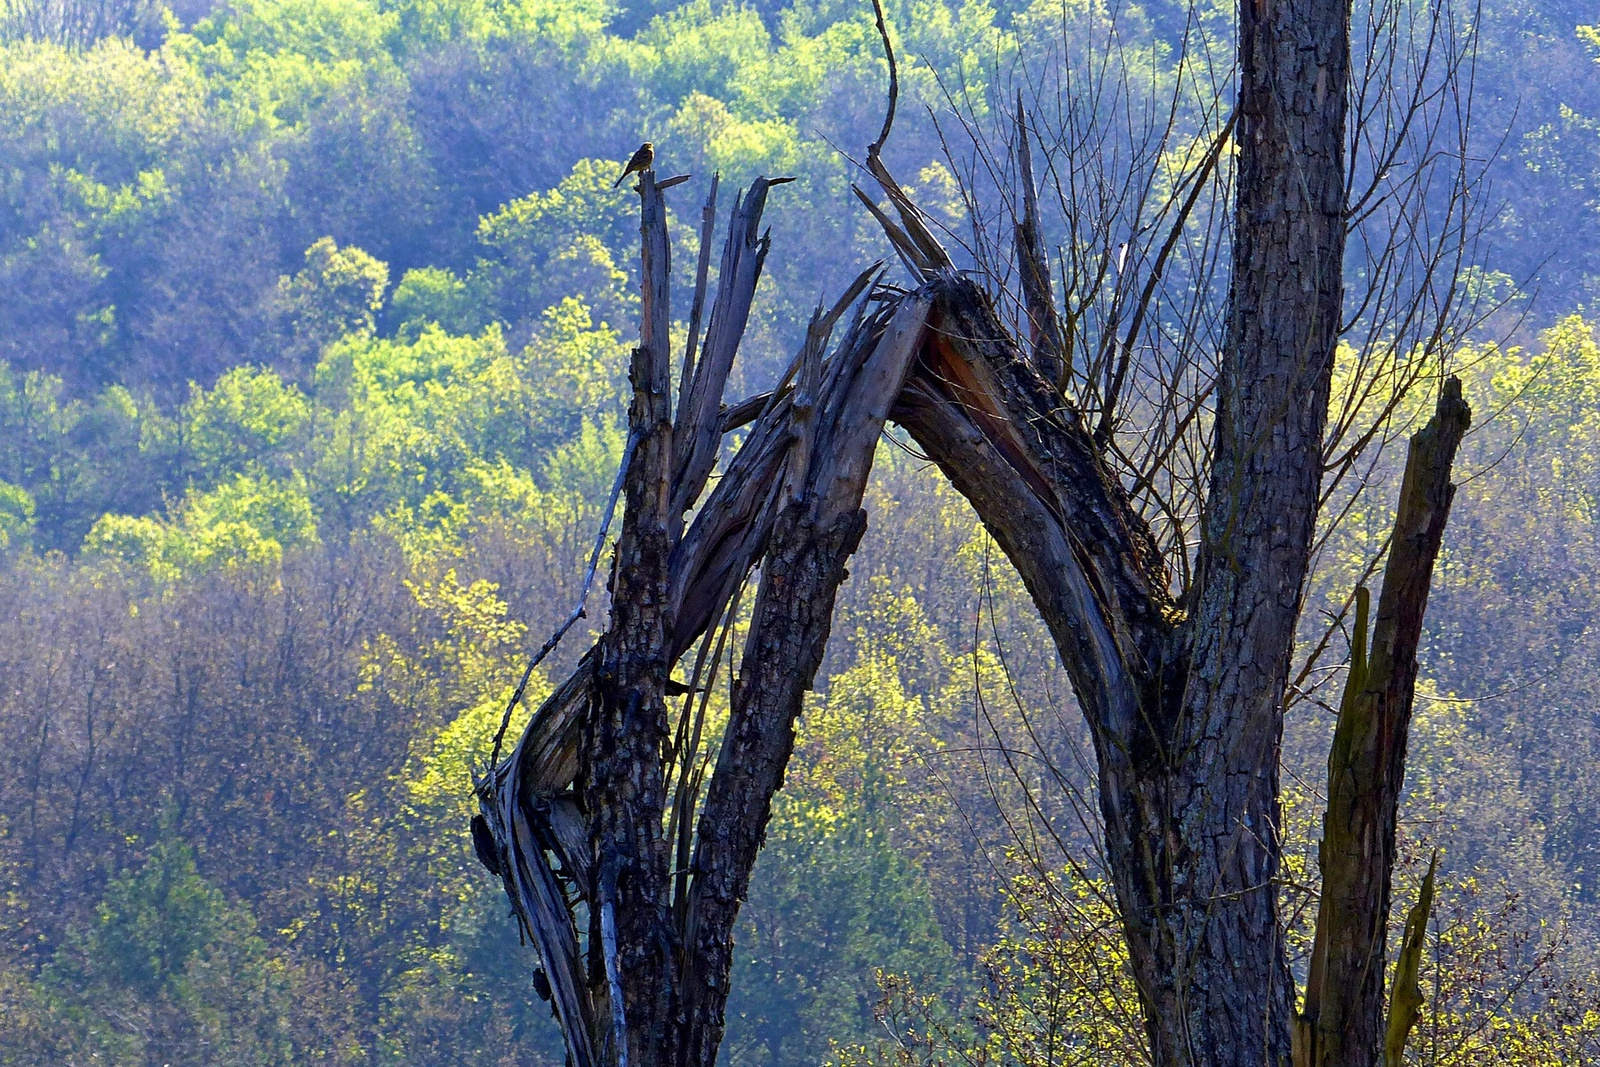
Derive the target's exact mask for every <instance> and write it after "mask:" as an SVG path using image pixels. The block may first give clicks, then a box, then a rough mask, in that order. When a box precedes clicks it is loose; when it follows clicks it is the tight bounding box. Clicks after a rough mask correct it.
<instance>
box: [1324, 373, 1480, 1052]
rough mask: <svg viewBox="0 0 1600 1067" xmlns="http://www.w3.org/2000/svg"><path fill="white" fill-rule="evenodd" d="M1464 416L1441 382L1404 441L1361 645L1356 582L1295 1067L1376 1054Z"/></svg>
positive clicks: (1449, 385) (1363, 604)
mask: <svg viewBox="0 0 1600 1067" xmlns="http://www.w3.org/2000/svg"><path fill="white" fill-rule="evenodd" d="M1471 421H1472V412H1471V410H1470V409H1469V408H1468V407H1467V404H1466V402H1465V401H1464V400H1462V398H1461V382H1460V381H1459V380H1457V379H1456V378H1450V379H1447V380H1446V381H1445V383H1444V388H1443V389H1442V390H1441V392H1440V395H1439V400H1438V404H1437V407H1436V408H1435V411H1434V415H1433V418H1432V420H1431V421H1430V422H1429V423H1428V425H1427V426H1426V427H1424V428H1423V429H1422V430H1421V431H1420V432H1419V433H1418V434H1417V435H1416V436H1414V437H1413V438H1412V439H1411V445H1410V449H1409V451H1408V453H1407V456H1406V467H1405V475H1404V477H1403V479H1402V481H1401V486H1400V504H1399V509H1398V512H1397V514H1396V516H1395V524H1394V533H1393V536H1392V538H1391V540H1390V546H1389V559H1388V562H1387V565H1386V566H1385V568H1384V574H1383V587H1382V590H1381V592H1380V593H1379V596H1378V618H1377V625H1376V627H1375V628H1374V631H1373V637H1372V645H1371V649H1370V651H1369V649H1368V647H1367V591H1366V590H1365V589H1358V590H1357V591H1356V626H1355V635H1354V639H1353V641H1352V645H1351V662H1350V674H1349V677H1348V679H1347V681H1346V683H1345V693H1344V699H1343V701H1342V702H1341V706H1340V709H1339V722H1338V725H1337V726H1336V727H1335V729H1334V735H1333V745H1332V747H1331V748H1330V750H1329V752H1328V808H1327V812H1326V813H1325V814H1324V816H1323V823H1322V825H1323V837H1322V843H1321V846H1320V848H1319V851H1318V860H1319V863H1320V865H1321V868H1322V899H1321V901H1320V903H1319V905H1318V910H1317V926H1316V936H1315V941H1314V944H1313V947H1312V954H1311V970H1310V974H1309V975H1308V976H1307V980H1306V994H1305V1002H1304V1006H1303V1011H1302V1012H1301V1015H1300V1018H1299V1019H1298V1021H1297V1026H1296V1032H1295V1037H1296V1049H1295V1061H1296V1067H1375V1065H1376V1064H1377V1063H1378V1062H1379V1060H1380V1058H1381V1057H1382V1055H1383V1049H1384V1044H1385V1030H1386V1027H1385V1021H1384V1011H1383V974H1384V961H1385V942H1386V938H1387V931H1388V924H1389V909H1390V877H1391V875H1392V873H1393V871H1394V862H1395V826H1396V822H1397V820H1398V817H1399V811H1400V796H1401V792H1402V790H1403V788H1404V786H1405V760H1406V744H1407V740H1408V738H1409V736H1410V730H1411V711H1412V703H1413V698H1414V696H1415V693H1416V680H1417V646H1418V644H1419V642H1420V641H1421V639H1422V621H1423V615H1424V613H1425V612H1426V611H1427V607H1428V586H1429V584H1430V582H1431V581H1432V578H1433V567H1434V563H1435V561H1436V560H1437V559H1438V557H1439V548H1440V546H1441V544H1442V543H1443V541H1444V528H1445V523H1446V521H1447V520H1448V519H1449V516H1450V503H1451V501H1452V500H1453V499H1454V497H1455V486H1454V485H1452V484H1450V469H1451V466H1452V464H1453V463H1454V462H1455V454H1456V449H1457V447H1458V446H1459V445H1460V444H1461V438H1462V436H1463V435H1464V434H1465V433H1466V431H1467V427H1468V426H1469V425H1470V424H1471ZM1430 884H1431V883H1430ZM1407 1029H1409V1027H1407ZM1400 1041H1401V1043H1402V1044H1403V1043H1404V1035H1403V1033H1402V1035H1401V1036H1400Z"/></svg>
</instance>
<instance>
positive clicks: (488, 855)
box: [470, 815, 500, 878]
mask: <svg viewBox="0 0 1600 1067" xmlns="http://www.w3.org/2000/svg"><path fill="white" fill-rule="evenodd" d="M470 825H471V827H472V850H473V851H474V852H476V853H477V854H478V862H479V863H481V864H483V865H484V867H485V868H486V869H487V870H488V871H489V873H490V874H492V875H494V876H495V877H497V878H498V877H499V876H500V846H499V845H498V844H497V843H496V842H495V839H494V834H493V833H491V832H490V830H489V821H488V820H487V819H485V818H484V817H483V816H482V815H474V816H473V817H472V822H471V824H470Z"/></svg>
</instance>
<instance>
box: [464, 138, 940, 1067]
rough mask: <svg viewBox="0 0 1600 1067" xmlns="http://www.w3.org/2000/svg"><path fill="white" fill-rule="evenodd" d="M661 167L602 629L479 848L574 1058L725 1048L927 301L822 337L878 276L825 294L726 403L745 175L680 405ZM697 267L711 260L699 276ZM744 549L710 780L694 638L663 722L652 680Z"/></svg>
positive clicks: (495, 780)
mask: <svg viewBox="0 0 1600 1067" xmlns="http://www.w3.org/2000/svg"><path fill="white" fill-rule="evenodd" d="M671 184H675V183H674V182H672V180H670V179H669V180H668V181H664V182H661V183H659V184H658V183H657V182H656V180H655V175H654V173H653V172H652V171H649V170H647V171H645V172H644V173H643V174H642V175H641V176H640V182H639V189H640V194H641V198H642V211H641V227H642V234H643V272H642V276H643V288H644V301H643V320H644V322H643V328H642V330H641V342H640V345H639V347H638V348H637V349H635V350H634V356H633V363H632V373H631V383H632V387H633V403H632V405H631V407H630V410H629V446H628V449H627V453H626V454H627V455H628V457H629V459H627V460H626V461H625V462H626V463H627V466H626V468H625V474H624V477H623V481H622V486H623V488H624V490H625V492H624V498H625V505H624V512H623V522H622V530H621V534H620V536H619V537H618V540H617V546H616V551H615V557H614V565H613V571H612V582H611V594H612V606H611V618H610V623H609V626H608V627H607V630H606V632H605V634H604V635H603V636H602V637H601V638H600V640H599V643H598V644H597V646H596V647H595V648H594V649H592V650H591V651H590V653H589V654H588V655H586V656H585V657H584V658H583V661H582V663H581V664H580V666H579V667H578V669H577V671H576V672H574V674H573V675H572V676H571V677H570V678H568V679H567V681H565V682H564V683H563V684H562V685H560V686H559V687H558V688H557V689H556V691H555V692H554V693H553V694H552V695H551V697H550V698H549V699H547V700H546V701H545V703H544V704H543V705H542V706H541V707H540V708H539V709H538V711H537V712H536V713H535V715H534V717H533V720H532V722H530V724H529V726H528V728H527V729H526V730H525V732H524V734H523V737H522V739H521V741H520V742H519V743H518V745H517V748H516V750H515V751H514V752H513V753H512V755H511V757H510V758H509V759H508V760H506V761H505V762H504V763H501V764H499V765H498V766H496V767H494V768H492V769H491V772H490V774H489V775H488V776H486V777H485V778H484V780H482V781H481V782H480V783H479V793H480V800H481V807H482V819H483V821H482V823H480V824H479V827H480V830H479V831H477V837H478V838H479V839H480V841H481V842H482V844H481V847H480V853H481V854H482V855H483V856H484V857H485V862H486V865H487V866H489V867H490V868H491V870H494V871H495V872H496V873H498V874H500V876H501V877H502V879H503V880H504V882H505V886H506V890H507V893H508V895H509V896H510V897H511V900H512V901H513V903H514V904H515V906H516V909H517V914H518V916H519V918H520V920H521V921H522V923H523V925H524V928H525V930H526V931H527V932H528V934H529V935H530V938H531V940H532V941H533V942H534V943H535V945H536V946H537V947H538V949H539V955H540V962H541V966H542V969H543V971H544V973H545V974H546V975H547V977H548V981H549V985H550V992H551V995H552V1000H553V1006H554V1008H555V1011H556V1014H557V1018H558V1020H559V1021H560V1023H561V1026H562V1030H563V1033H564V1035H565V1037H566V1042H567V1049H568V1054H569V1057H570V1059H571V1061H572V1063H573V1064H574V1067H620V1065H624V1064H626V1065H629V1067H643V1065H648V1067H658V1065H659V1067H669V1065H683V1067H688V1065H697V1067H710V1065H711V1064H712V1063H713V1062H714V1061H715V1059H716V1054H717V1047H718V1045H719V1044H720V1042H721V1039H722V1031H723V1012H724V1009H725V1006H726V1003H727V996H728V988H729V985H728V974H729V968H730V967H731V964H732V959H733V951H732V950H733V926H734V922H735V920H736V918H737V916H738V910H739V905H740V903H741V902H742V901H743V898H744V895H745V893H746V891H747V889H748V886H749V879H750V872H751V869H752V868H753V866H754V864H755V858H756V853H757V850H758V849H759V847H760V843H761V840H762V837H763V835H764V834H765V832H766V827H767V821H768V818H769V817H770V814H771V805H772V797H773V795H774V793H775V792H776V791H777V789H778V788H779V786H780V785H781V784H782V781H783V771H784V768H785V766H786V765H787V763H788V760H789V755H790V753H791V752H792V750H793V746H794V723H795V720H796V718H797V717H798V715H799V713H800V708H801V704H802V701H803V700H804V697H805V693H806V691H807V690H809V689H810V687H811V684H812V680H813V679H814V677H815V675H816V671H817V667H818V665H819V664H820V663H821V661H822V651H823V647H824V645H825V644H826V641H827V637H828V633H829V630H830V628H831V624H832V616H833V604H834V597H835V594H836V593H837V591H838V588H839V585H840V583H841V582H843V581H844V578H845V575H846V571H845V563H846V561H847V560H848V559H849V556H850V554H851V553H852V552H854V551H855V548H856V545H857V544H858V542H859V541H860V538H861V533H862V531H863V530H864V529H865V525H866V516H865V514H864V513H863V512H862V511H861V497H862V493H863V492H864V490H865V488H866V480H867V475H868V473H869V472H870V470H871V466H872V457H873V453H874V451H875V449H876V446H877V441H878V436H879V434H880V433H881V432H882V429H883V424H884V420H885V418H886V417H887V415H888V412H889V408H890V406H891V404H892V403H893V401H894V398H895V396H896V395H898V393H899V392H900V389H901V386H902V383H903V382H904V380H905V377H906V373H907V370H908V368H909V366H910V363H911V361H912V358H913V356H914V354H915V351H916V345H917V344H918V343H919V342H920V339H921V337H922V335H923V332H924V329H923V327H924V317H925V315H926V313H927V306H926V304H925V303H924V302H922V301H920V300H917V299H911V300H902V301H898V302H895V303H894V304H892V305H887V306H884V305H879V306H878V307H877V308H876V309H875V310H871V311H869V310H868V308H867V306H866V305H865V304H863V305H862V306H860V307H858V308H857V311H856V315H855V318H854V320H853V321H852V323H851V325H850V327H849V329H848V330H847V331H846V333H845V336H844V337H843V338H842V339H841V341H840V342H839V343H838V345H837V346H836V347H835V348H834V349H833V351H832V352H831V353H830V352H829V351H828V343H829V338H830V336H831V335H832V332H833V329H834V327H835V325H836V324H837V322H838V320H839V318H840V316H841V315H842V314H843V313H844V312H845V311H846V310H848V309H849V308H850V307H851V306H852V305H853V304H855V303H856V301H857V298H858V297H860V296H861V295H862V294H863V293H864V292H865V290H866V288H867V285H868V282H869V280H870V273H869V274H864V275H862V276H861V277H860V278H858V279H857V281H856V283H855V284H854V285H853V286H851V287H850V289H849V291H848V292H847V293H846V294H845V296H844V297H843V298H842V299H841V300H840V301H839V303H838V304H836V305H835V306H834V308H833V309H832V310H831V311H828V312H826V313H824V312H823V311H822V310H821V309H819V310H818V312H817V314H816V316H815V317H814V318H813V320H812V323H811V328H810V330H809V331H808V334H807V339H806V343H805V346H804V348H803V349H802V351H801V353H800V354H799V356H797V357H796V361H795V365H794V366H793V367H792V368H791V371H790V374H789V376H788V378H787V379H786V384H785V387H784V388H782V389H780V390H779V391H777V392H776V393H775V394H773V395H771V396H768V397H764V398H758V399H756V400H755V401H754V402H751V403H743V404H738V405H734V406H733V407H732V408H727V407H725V406H724V405H723V403H722V394H723V388H724V386H725V384H726V382H727V378H728V375H729V372H730V370H731V368H732V366H733V360H734V355H735V353H736V350H737V348H738V346H739V343H740V340H741V338H742V335H743V333H744V329H745V323H746V320H747V318H748V315H749V311H750V305H751V298H752V296H753V294H754V291H755V288H756V285H757V283H758V281H759V278H760V272H761V265H762V262H763V260H764V259H765V256H766V252H767V240H766V238H765V237H764V236H760V219H761V214H762V211H763V209H764V207H765V202H766V196H767V191H768V189H769V187H770V185H771V184H775V183H769V182H767V181H766V180H765V179H758V180H757V182H756V183H755V185H754V186H753V187H752V189H751V190H750V192H749V194H748V196H746V197H743V198H742V199H740V200H739V201H738V202H737V203H736V204H735V207H734V210H733V214H732V219H731V222H730V226H729V234H728V241H727V246H726V249H725V251H724V254H723V260H722V270H721V272H720V274H721V284H720V287H719V291H718V294H717V298H716V301H715V303H714V304H713V306H712V310H711V317H710V324H709V328H708V329H707V332H706V338H705V348H704V350H703V351H696V350H695V348H694V345H693V342H691V345H690V346H689V348H688V350H687V351H686V352H685V353H684V359H683V361H682V366H683V370H682V373H681V376H680V381H679V390H678V395H679V398H680V399H679V403H678V409H677V411H676V413H674V412H673V410H672V408H671V396H672V390H671V384H672V383H671V380H670V367H671V363H672V361H671V358H670V352H669V346H668V335H669V330H668V327H669V323H668V319H667V308H668V303H669V300H668V297H669V292H668V275H669V262H670V255H669V250H668V247H667V239H666V222H665V206H664V201H663V197H662V192H663V190H664V189H665V188H668V187H669V186H670V185H671ZM713 196H714V194H713ZM712 217H713V215H712V208H711V206H710V205H708V208H707V212H706V218H707V219H708V220H709V219H710V218H712ZM704 239H705V240H708V241H709V239H710V233H709V223H708V224H707V232H706V233H705V235H704ZM703 261H704V259H703V257H702V262H703ZM706 276H707V271H706V270H705V269H701V270H700V271H699V278H700V279H701V281H700V283H699V284H700V286H702V287H703V285H704V279H705V277H706ZM703 296H704V292H703V288H702V289H701V291H698V292H697V293H696V297H695V305H696V307H699V306H700V305H701V303H702V298H703ZM697 321H698V317H697ZM694 333H695V331H693V330H691V336H693V335H694ZM735 425H742V426H747V431H746V438H745V441H744V444H743V445H742V446H741V448H740V449H739V451H738V452H737V453H736V454H735V455H734V456H733V457H732V458H731V459H730V460H729V461H728V462H727V464H726V467H725V470H724V472H723V477H722V478H721V479H719V481H718V482H717V484H716V487H715V488H714V489H712V490H711V491H710V492H709V493H706V492H705V489H706V486H707V484H708V482H709V479H710V475H711V473H712V470H713V468H714V466H715V464H716V461H717V458H718V455H719V453H720V452H721V449H722V445H721V442H722V438H723V434H724V433H725V432H726V431H727V430H728V429H729V428H730V427H732V426H735ZM691 509H693V511H694V516H693V519H692V521H690V522H689V523H688V524H687V527H685V523H684V516H685V513H687V512H689V511H690V510H691ZM757 564H759V565H760V566H761V582H760V585H759V589H758V591H757V594H756V603H755V610H754V614H753V622H752V627H751V630H750V633H749V636H748V639H747V643H746V646H745V649H744V654H743V657H742V661H741V663H740V667H739V672H738V677H737V679H736V682H735V685H734V699H733V703H732V707H731V708H730V712H729V721H728V724H727V726H726V728H725V731H724V733H723V738H722V747H721V751H720V754H719V757H718V761H717V764H716V767H715V768H714V770H713V771H712V773H711V776H710V779H709V781H708V782H704V783H703V782H702V780H701V775H702V773H703V769H702V766H701V762H700V758H699V757H700V754H701V753H702V752H704V751H705V743H704V741H703V739H702V735H701V733H702V726H703V716H704V704H703V703H702V704H701V705H700V708H699V712H698V717H697V716H696V715H694V714H691V709H692V708H693V707H694V700H693V694H694V691H695V690H696V688H697V685H696V684H694V683H699V682H701V681H705V682H706V684H707V685H709V679H701V678H700V677H699V671H700V667H701V666H703V665H704V662H705V661H704V658H703V655H702V658H701V659H700V660H699V661H697V662H698V664H699V665H697V667H696V673H695V676H694V677H693V678H691V680H690V681H691V685H690V686H689V689H690V697H689V699H688V700H686V702H685V704H684V706H683V709H682V711H681V712H680V714H679V718H678V720H677V726H676V728H674V726H673V723H672V716H671V713H670V711H669V708H668V705H667V700H666V696H667V688H668V685H667V683H668V679H669V677H670V675H671V672H672V670H673V669H674V667H675V665H677V664H678V663H679V660H680V659H681V658H682V657H684V655H685V653H686V652H688V651H689V649H690V648H691V646H692V645H693V644H694V643H695V641H696V640H697V639H698V638H701V637H702V636H703V635H704V636H706V637H707V638H709V637H710V636H712V635H714V634H716V633H717V632H718V631H719V626H720V624H721V623H722V622H723V621H724V617H725V615H726V614H727V613H728V612H729V611H730V610H731V609H730V602H731V600H732V599H733V597H734V595H735V593H736V592H737V590H738V589H739V588H740V587H741V586H742V585H743V584H744V583H745V581H746V579H747V577H748V575H749V574H750V572H751V570H752V569H753V568H754V567H755V566H756V565H757ZM715 660H716V657H715V656H713V657H712V661H713V662H715ZM508 714H509V712H508ZM702 785H704V786H705V802H704V804H703V806H702V805H700V804H699V803H698V798H699V795H700V793H701V791H702ZM697 808H703V810H701V811H700V813H699V817H698V821H697V822H696V820H695V815H696V810H697ZM691 827H693V829H694V831H695V832H694V834H693V836H692V837H690V829H691ZM580 933H581V934H582V936H580Z"/></svg>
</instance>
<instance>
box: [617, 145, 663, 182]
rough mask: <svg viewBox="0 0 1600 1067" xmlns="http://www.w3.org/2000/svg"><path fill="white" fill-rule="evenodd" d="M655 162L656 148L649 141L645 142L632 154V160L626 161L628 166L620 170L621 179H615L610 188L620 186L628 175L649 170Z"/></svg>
mask: <svg viewBox="0 0 1600 1067" xmlns="http://www.w3.org/2000/svg"><path fill="white" fill-rule="evenodd" d="M655 161H656V146H655V145H653V144H651V143H650V142H649V141H646V142H645V143H644V144H642V145H640V146H639V150H638V151H637V152H635V153H634V154H633V158H632V159H630V160H628V165H627V166H626V167H624V168H623V169H622V175H621V177H619V178H617V180H616V181H614V182H612V183H611V188H613V189H615V188H616V187H617V186H619V185H621V184H622V180H623V178H626V177H627V176H628V175H630V174H638V173H639V172H640V171H642V170H649V169H650V165H651V164H652V163H654V162H655Z"/></svg>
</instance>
